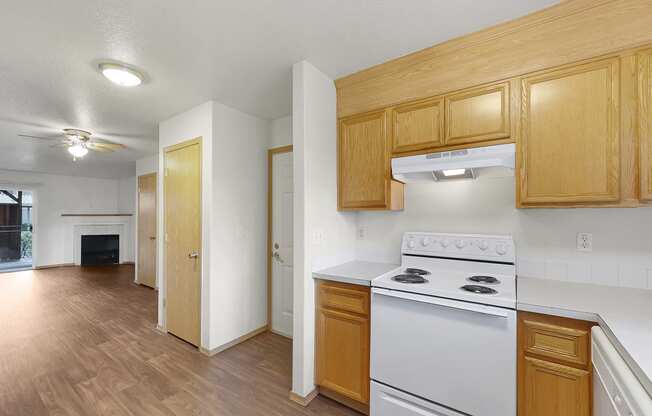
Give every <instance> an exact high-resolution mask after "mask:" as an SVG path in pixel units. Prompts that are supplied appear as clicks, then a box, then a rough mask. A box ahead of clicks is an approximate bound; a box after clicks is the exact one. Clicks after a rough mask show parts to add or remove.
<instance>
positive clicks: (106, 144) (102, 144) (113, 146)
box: [88, 142, 126, 150]
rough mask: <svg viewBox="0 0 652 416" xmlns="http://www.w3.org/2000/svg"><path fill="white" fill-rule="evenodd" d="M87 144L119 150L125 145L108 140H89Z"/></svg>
mask: <svg viewBox="0 0 652 416" xmlns="http://www.w3.org/2000/svg"><path fill="white" fill-rule="evenodd" d="M88 145H89V146H95V147H103V148H105V149H110V150H119V149H124V148H125V147H126V146H125V145H123V144H120V143H109V142H90V143H88Z"/></svg>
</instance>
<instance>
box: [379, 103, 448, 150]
mask: <svg viewBox="0 0 652 416" xmlns="http://www.w3.org/2000/svg"><path fill="white" fill-rule="evenodd" d="M443 108H444V102H443V99H441V98H433V99H430V100H425V101H419V102H417V103H410V104H406V105H402V106H399V107H396V108H395V109H394V111H393V117H392V119H393V128H394V140H393V146H392V151H393V152H394V153H400V152H410V151H414V150H423V149H430V148H434V147H438V146H441V145H443V144H444V140H443V138H444V111H443Z"/></svg>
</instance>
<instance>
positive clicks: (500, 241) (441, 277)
mask: <svg viewBox="0 0 652 416" xmlns="http://www.w3.org/2000/svg"><path fill="white" fill-rule="evenodd" d="M417 241H418V244H419V246H418V247H415V245H416V244H415V242H417ZM440 241H453V242H455V243H453V244H454V245H453V247H455V250H456V251H451V249H449V248H448V247H449V246H447V247H442V246H441V244H440V243H439V242H440ZM434 242H437V244H438V247H434V248H429V247H430V244H434ZM425 243H428V244H425ZM402 247H403V250H402V254H403V255H402V257H401V259H402V265H401V268H400V269H398V270H395V271H392V272H391V273H388V274H386V275H384V276H381V277H379V278H377V279H375V280H373V281H372V286H374V287H381V288H385V289H390V290H397V291H403V292H409V293H415V294H420V295H427V296H437V297H444V298H448V299H455V300H461V301H467V302H474V303H481V304H486V305H494V306H500V307H506V308H515V307H516V267H515V264H514V258H515V253H514V244H513V241H512V239H511V237H509V236H485V235H478V234H473V235H469V234H434V233H406V234H405V236H404V237H403V246H402ZM500 253H502V254H500Z"/></svg>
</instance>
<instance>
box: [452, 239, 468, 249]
mask: <svg viewBox="0 0 652 416" xmlns="http://www.w3.org/2000/svg"><path fill="white" fill-rule="evenodd" d="M465 245H466V241H464V240H457V241H456V242H455V247H457V248H459V249H460V250H461V249H463V248H464V246H465Z"/></svg>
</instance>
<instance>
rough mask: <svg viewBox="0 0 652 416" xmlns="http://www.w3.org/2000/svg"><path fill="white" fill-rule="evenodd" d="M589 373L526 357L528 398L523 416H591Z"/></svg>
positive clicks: (526, 398)
mask: <svg viewBox="0 0 652 416" xmlns="http://www.w3.org/2000/svg"><path fill="white" fill-rule="evenodd" d="M590 381H591V376H590V373H589V372H588V371H585V370H579V369H577V368H573V367H567V366H564V365H561V364H555V363H550V362H547V361H543V360H537V359H536V358H531V357H525V380H524V382H525V397H524V401H525V403H523V405H524V406H523V407H522V409H523V410H524V412H525V413H524V414H521V415H520V416H551V415H555V416H589V415H590V409H591V395H590V387H591V383H590Z"/></svg>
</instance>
